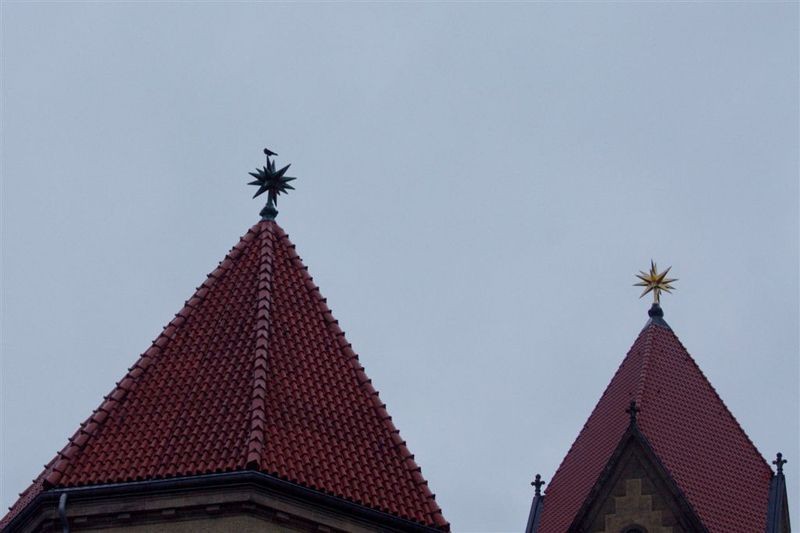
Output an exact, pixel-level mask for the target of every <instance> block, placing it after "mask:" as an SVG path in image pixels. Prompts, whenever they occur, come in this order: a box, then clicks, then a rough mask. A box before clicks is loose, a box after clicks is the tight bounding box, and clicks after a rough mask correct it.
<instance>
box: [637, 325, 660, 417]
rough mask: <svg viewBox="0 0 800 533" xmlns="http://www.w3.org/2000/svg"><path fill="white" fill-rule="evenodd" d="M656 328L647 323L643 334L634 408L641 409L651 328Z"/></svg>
mask: <svg viewBox="0 0 800 533" xmlns="http://www.w3.org/2000/svg"><path fill="white" fill-rule="evenodd" d="M654 327H656V325H655V324H652V323H648V324H647V326H646V328H645V331H644V333H645V334H646V335H647V336H646V337H645V339H644V346H642V367H641V370H640V371H639V386H638V387H637V388H636V392H635V393H634V398H633V401H635V402H636V406H637V407H638V408H639V409H641V408H642V399H643V398H644V386H645V383H646V382H647V370H648V368H649V363H650V356H651V353H650V352H651V351H652V348H653V331H652V330H653V328H654Z"/></svg>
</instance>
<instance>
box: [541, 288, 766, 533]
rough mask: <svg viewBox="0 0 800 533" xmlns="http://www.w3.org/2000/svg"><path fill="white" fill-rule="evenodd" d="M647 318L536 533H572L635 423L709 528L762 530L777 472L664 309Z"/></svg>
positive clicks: (550, 493) (565, 465) (551, 491)
mask: <svg viewBox="0 0 800 533" xmlns="http://www.w3.org/2000/svg"><path fill="white" fill-rule="evenodd" d="M649 314H650V320H649V321H648V322H647V324H646V326H645V327H644V329H643V330H642V331H641V333H640V334H639V336H638V338H637V339H636V341H635V342H634V343H633V346H632V347H631V349H630V351H629V352H628V354H627V356H626V357H625V359H624V360H623V361H622V364H621V365H620V366H619V369H618V370H617V372H616V374H615V375H614V377H613V378H612V380H611V382H610V383H609V385H608V387H607V388H606V390H605V392H604V393H603V395H602V397H601V398H600V401H599V402H598V403H597V405H596V406H595V408H594V411H592V414H591V415H590V416H589V419H588V420H587V421H586V424H584V426H583V429H581V431H580V434H579V435H578V438H577V439H576V440H575V442H574V443H573V444H572V447H571V448H570V450H569V452H568V453H567V455H566V457H565V458H564V460H563V461H562V463H561V465H560V466H559V467H558V470H557V471H556V474H555V475H554V476H553V479H552V480H551V481H550V484H549V486H548V489H547V491H546V494H545V499H546V503H545V505H544V508H543V511H542V513H541V522H540V527H539V528H538V530H537V531H538V533H564V532H565V531H568V530H569V528H570V526H571V524H572V523H573V520H575V519H576V518H577V516H576V515H577V514H578V513H579V511H580V510H581V508H582V507H583V506H584V504H585V503H586V501H587V498H590V496H591V494H592V491H593V489H594V488H596V485H597V483H598V482H599V480H600V479H601V477H602V474H603V472H604V469H605V467H606V466H607V465H608V463H609V461H610V459H611V458H612V455H613V453H614V451H615V449H616V448H617V446H618V445H619V443H620V441H621V439H622V438H623V436H624V435H625V434H626V431H627V430H628V428H629V427H631V425H632V424H635V425H636V426H637V427H638V430H639V431H640V433H641V435H642V436H643V437H644V438H645V439H646V441H647V443H648V444H649V446H650V448H651V449H652V451H653V453H654V454H655V456H656V457H657V458H658V460H659V461H660V462H661V464H662V465H663V467H664V470H666V472H667V474H668V475H669V476H670V477H671V478H672V479H671V481H672V482H673V483H674V485H675V486H676V487H677V489H678V490H679V491H680V493H682V495H683V497H684V499H685V501H686V503H687V504H688V505H689V506H690V507H691V509H692V510H693V511H694V513H695V515H696V516H697V518H699V520H700V521H701V522H702V523H703V524H704V525H705V527H706V528H707V529H708V530H709V531H714V532H723V531H724V532H729V531H748V532H758V531H764V530H765V528H766V523H767V507H768V499H769V491H770V481H771V478H772V469H771V468H770V466H769V464H768V463H767V462H766V460H765V459H764V458H763V457H762V455H761V454H760V453H759V452H758V450H757V449H756V447H755V446H754V445H753V443H752V442H751V440H750V439H749V438H748V437H747V435H746V434H745V432H744V431H743V430H742V428H741V426H740V425H739V423H738V422H737V421H736V419H735V418H734V416H733V415H732V414H731V412H730V411H729V410H728V408H727V407H726V406H725V404H724V403H723V401H722V399H721V398H720V397H719V395H718V394H717V392H716V391H715V390H714V387H712V386H711V383H709V381H708V379H707V378H706V376H705V375H704V374H703V372H702V371H701V370H700V367H698V366H697V363H696V362H695V360H694V359H693V358H692V357H691V355H689V352H688V351H687V350H686V348H684V346H683V344H681V342H680V340H679V339H678V337H677V336H676V335H675V333H674V332H673V331H672V329H671V328H670V327H669V326H668V325H667V323H666V322H665V321H664V319H663V311H662V310H661V308H660V306H659V305H658V304H657V303H654V304H653V307H652V308H651V310H650V313H649ZM631 405H635V408H631ZM742 479H747V480H748V483H742V482H741V480H742Z"/></svg>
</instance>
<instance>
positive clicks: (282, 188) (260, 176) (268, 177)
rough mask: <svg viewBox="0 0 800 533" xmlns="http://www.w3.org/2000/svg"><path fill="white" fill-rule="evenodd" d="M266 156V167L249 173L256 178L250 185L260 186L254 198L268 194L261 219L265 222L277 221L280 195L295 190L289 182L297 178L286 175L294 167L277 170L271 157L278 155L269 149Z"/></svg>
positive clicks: (266, 149)
mask: <svg viewBox="0 0 800 533" xmlns="http://www.w3.org/2000/svg"><path fill="white" fill-rule="evenodd" d="M264 155H265V156H267V164H266V166H264V167H262V168H257V169H256V171H255V172H250V173H249V174H250V175H251V176H253V177H254V178H255V181H251V182H250V183H248V185H257V186H258V190H257V191H256V193H255V194H254V195H253V198H255V197H256V196H258V195H260V194H263V193H265V192H266V193H267V205H266V206H265V207H264V209H262V210H261V218H263V219H264V220H275V216H276V215H277V214H278V210H277V209H276V207H275V206H277V205H278V195H279V194H285V193H286V192H287V191H290V190H294V187H292V186H291V185H289V182H290V181H293V180H295V179H297V178H291V177H289V176H286V175H285V174H286V171H287V170H289V167H290V166H292V165H286V166H285V167H283V168H282V169H280V170H275V161H272V160H271V159H270V157H273V156H276V155H278V154H276V153H275V152H273V151H272V150H270V149H269V148H264Z"/></svg>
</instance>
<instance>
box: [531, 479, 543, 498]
mask: <svg viewBox="0 0 800 533" xmlns="http://www.w3.org/2000/svg"><path fill="white" fill-rule="evenodd" d="M546 484H547V483H546V482H544V481H542V476H540V475H539V474H536V477H535V478H533V481H531V485H533V487H534V489H535V490H536V493H535V495H536V496H541V495H542V487H543V486H544V485H546Z"/></svg>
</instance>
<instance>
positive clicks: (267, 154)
mask: <svg viewBox="0 0 800 533" xmlns="http://www.w3.org/2000/svg"><path fill="white" fill-rule="evenodd" d="M264 155H266V156H267V157H270V156H276V155H278V154H276V153H275V152H273V151H272V150H270V149H269V148H264Z"/></svg>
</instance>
